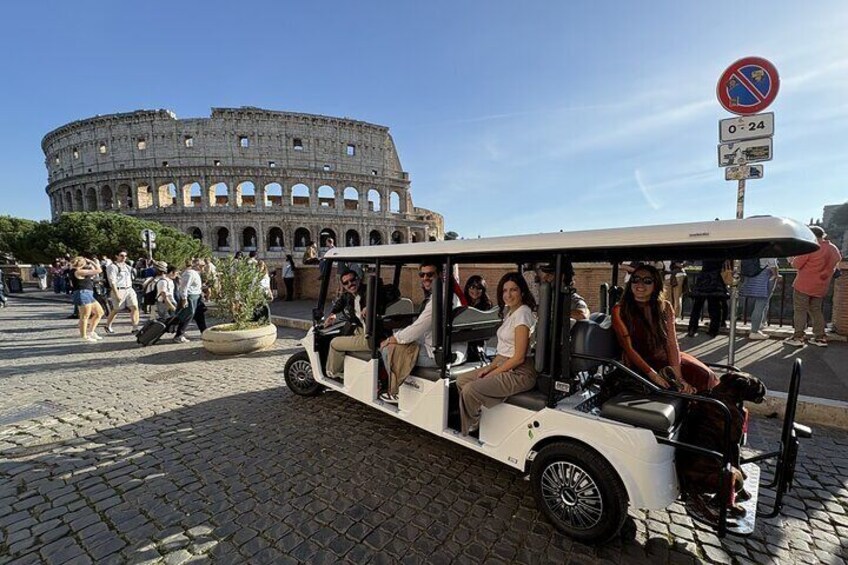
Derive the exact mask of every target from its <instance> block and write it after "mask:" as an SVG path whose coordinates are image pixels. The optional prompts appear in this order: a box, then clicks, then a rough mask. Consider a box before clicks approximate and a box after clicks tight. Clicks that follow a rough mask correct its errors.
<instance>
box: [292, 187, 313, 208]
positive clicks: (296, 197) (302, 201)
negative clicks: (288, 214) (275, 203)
mask: <svg viewBox="0 0 848 565" xmlns="http://www.w3.org/2000/svg"><path fill="white" fill-rule="evenodd" d="M291 205H292V206H307V207H308V206H310V205H311V202H310V198H309V187H308V186H306V185H305V184H303V183H302V182H299V183H297V184H296V185H294V186H293V187H292V191H291Z"/></svg>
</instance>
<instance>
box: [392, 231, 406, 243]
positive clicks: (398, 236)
mask: <svg viewBox="0 0 848 565" xmlns="http://www.w3.org/2000/svg"><path fill="white" fill-rule="evenodd" d="M392 243H406V238H405V237H404V235H403V231H402V230H395V231H393V232H392Z"/></svg>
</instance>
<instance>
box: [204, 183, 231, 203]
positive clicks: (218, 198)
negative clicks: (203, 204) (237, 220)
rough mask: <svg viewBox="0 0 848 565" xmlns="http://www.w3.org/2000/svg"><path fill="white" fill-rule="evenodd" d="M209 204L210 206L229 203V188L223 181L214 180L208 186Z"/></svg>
mask: <svg viewBox="0 0 848 565" xmlns="http://www.w3.org/2000/svg"><path fill="white" fill-rule="evenodd" d="M209 205H210V206H229V205H230V188H229V187H228V186H227V183H225V182H216V183H215V184H213V185H212V186H210V187H209Z"/></svg>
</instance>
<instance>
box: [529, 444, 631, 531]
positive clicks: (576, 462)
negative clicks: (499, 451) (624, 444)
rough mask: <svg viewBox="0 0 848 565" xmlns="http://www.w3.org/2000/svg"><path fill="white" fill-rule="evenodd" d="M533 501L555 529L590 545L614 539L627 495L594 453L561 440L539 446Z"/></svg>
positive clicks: (532, 474)
mask: <svg viewBox="0 0 848 565" xmlns="http://www.w3.org/2000/svg"><path fill="white" fill-rule="evenodd" d="M530 481H531V483H532V488H533V497H534V498H535V499H536V504H537V505H538V507H539V509H540V510H541V511H542V513H544V514H545V516H547V518H548V520H550V521H551V523H552V524H553V525H554V526H556V528H557V529H558V530H560V531H561V532H563V533H564V534H567V535H568V536H570V537H571V538H573V539H575V540H577V541H580V542H583V543H588V544H598V543H603V542H606V541H607V540H609V539H610V538H612V537H615V536H616V535H618V533H619V531H620V530H621V526H622V525H623V524H624V520H625V518H627V491H626V490H625V489H624V485H623V484H622V483H621V480H620V479H619V477H618V473H616V472H615V469H613V467H612V465H610V464H609V463H608V462H607V461H606V460H605V459H604V458H603V457H601V456H600V455H599V454H598V453H597V452H595V451H593V450H592V449H589V448H587V447H585V446H583V445H580V444H577V443H570V442H565V441H560V442H556V443H552V444H550V445H546V446H545V447H543V448H542V449H541V450H540V451H539V452H538V453H537V454H536V457H535V458H534V460H533V467H532V469H531V471H530Z"/></svg>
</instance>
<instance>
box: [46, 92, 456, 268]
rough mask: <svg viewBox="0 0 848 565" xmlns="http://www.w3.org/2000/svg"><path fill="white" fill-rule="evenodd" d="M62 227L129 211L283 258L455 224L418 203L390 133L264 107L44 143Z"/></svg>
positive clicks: (62, 135)
mask: <svg viewBox="0 0 848 565" xmlns="http://www.w3.org/2000/svg"><path fill="white" fill-rule="evenodd" d="M41 147H42V149H43V150H44V155H45V157H46V165H47V173H48V185H47V189H46V190H47V194H48V195H49V196H50V205H51V211H52V215H53V218H54V219H56V218H58V217H59V215H61V214H62V213H63V212H69V211H93V210H104V211H119V212H122V213H125V214H131V215H135V216H139V217H143V218H148V219H153V220H157V221H160V222H162V223H163V224H166V225H170V226H173V227H176V228H177V229H180V230H182V231H184V232H185V233H188V234H191V235H192V236H193V237H196V238H199V239H201V240H202V241H203V242H204V243H206V244H207V245H208V246H209V247H210V248H211V249H212V250H214V251H217V252H221V253H228V252H233V251H254V250H255V251H257V252H258V253H259V254H260V255H261V256H267V257H269V258H273V257H274V256H275V255H277V254H281V253H283V252H284V251H285V250H286V249H288V250H294V251H299V250H301V249H302V248H304V247H305V246H306V245H307V243H308V242H309V241H312V240H314V241H316V242H320V245H321V246H322V247H323V246H324V245H325V243H326V240H327V239H328V238H333V239H334V240H335V241H336V244H337V245H341V246H353V245H381V244H383V243H405V242H415V241H427V240H431V239H443V237H444V221H443V218H442V217H441V216H440V215H439V214H437V213H435V212H432V211H430V210H426V209H423V208H416V207H413V205H412V197H411V194H410V186H409V175H408V174H407V173H405V172H404V171H403V169H402V168H401V164H400V159H399V158H398V154H397V150H396V149H395V144H394V141H392V137H391V135H390V134H389V129H388V128H387V127H384V126H379V125H374V124H369V123H365V122H361V121H357V120H351V119H347V118H333V117H328V116H318V115H310V114H297V113H291V112H277V111H271V110H263V109H260V108H213V109H212V116H211V117H209V118H190V119H182V120H180V119H177V117H176V115H174V113H173V112H170V111H168V110H141V111H137V112H130V113H124V114H110V115H106V116H96V117H94V118H89V119H85V120H80V121H76V122H72V123H69V124H67V125H64V126H62V127H59V128H57V129H55V130H53V131H51V132H50V133H48V134H47V135H45V136H44V139H43V140H42V143H41Z"/></svg>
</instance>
